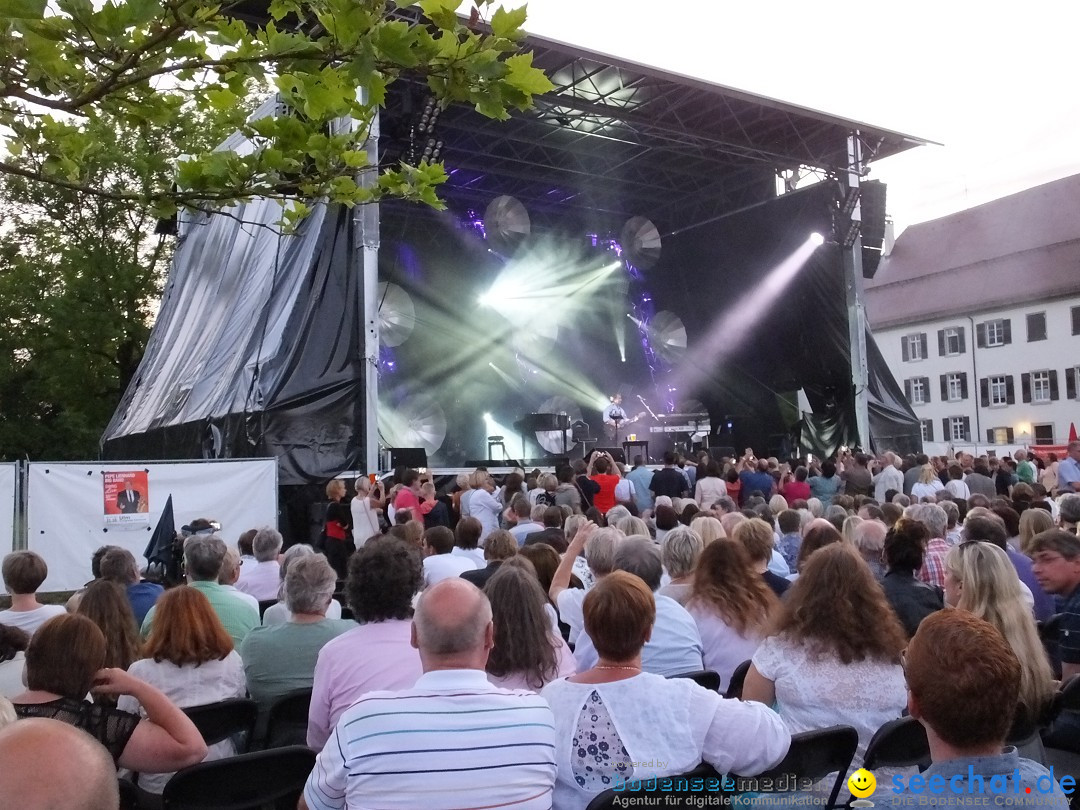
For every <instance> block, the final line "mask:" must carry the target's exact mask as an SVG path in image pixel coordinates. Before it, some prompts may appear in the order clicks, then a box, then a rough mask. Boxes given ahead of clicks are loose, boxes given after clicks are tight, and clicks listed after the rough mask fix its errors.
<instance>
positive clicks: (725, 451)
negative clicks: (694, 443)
mask: <svg viewBox="0 0 1080 810" xmlns="http://www.w3.org/2000/svg"><path fill="white" fill-rule="evenodd" d="M724 456H727V457H728V458H731V459H734V458H738V456H736V455H735V448H734V447H710V448H709V458H711V459H715V460H716V461H719V460H720V459H722V458H723V457H724Z"/></svg>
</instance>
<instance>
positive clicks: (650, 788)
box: [585, 676, 729, 810]
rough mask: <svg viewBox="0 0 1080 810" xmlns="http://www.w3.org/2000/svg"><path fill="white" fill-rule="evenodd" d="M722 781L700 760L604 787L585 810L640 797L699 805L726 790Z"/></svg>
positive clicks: (598, 809) (662, 802) (619, 804)
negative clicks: (682, 769) (673, 772)
mask: <svg viewBox="0 0 1080 810" xmlns="http://www.w3.org/2000/svg"><path fill="white" fill-rule="evenodd" d="M676 677H680V676H676ZM723 783H724V778H723V777H722V776H721V775H720V774H718V773H717V772H716V771H715V770H714V769H713V767H712V766H711V765H707V764H705V763H704V762H703V763H701V764H700V765H698V766H697V767H696V768H694V770H692V771H689V772H687V773H681V774H678V775H677V776H661V777H657V778H655V779H645V780H631V781H630V782H628V783H627V784H626V785H625V786H624V787H623V788H622V789H620V790H616V789H614V788H610V789H608V790H605V791H604V792H603V793H599V794H597V795H596V796H595V797H594V798H593V800H592V801H591V802H589V806H588V807H587V808H586V809H585V810H614V808H622V807H627V806H631V805H634V804H637V805H639V806H643V805H644V802H643V801H642V800H643V799H646V798H647V797H648V798H652V801H653V802H654V803H655V802H659V803H660V806H662V807H665V808H668V807H671V808H689V807H702V806H703V805H702V797H706V796H707V797H720V796H722V795H724V794H725V793H728V792H729V791H726V790H725V788H724V787H723ZM717 801H720V800H719V799H718V798H717ZM713 804H716V802H713V801H710V802H709V806H712V805H713ZM717 806H719V804H717Z"/></svg>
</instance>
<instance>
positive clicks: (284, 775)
mask: <svg viewBox="0 0 1080 810" xmlns="http://www.w3.org/2000/svg"><path fill="white" fill-rule="evenodd" d="M314 767H315V752H314V751H312V750H311V749H310V748H306V747H304V746H301V745H293V746H289V747H288V748H274V749H273V750H270V751H256V752H254V753H252V754H241V755H240V756H237V757H230V758H228V759H219V760H215V761H214V762H202V763H199V764H198V765H192V766H191V767H190V768H184V770H182V771H178V772H177V773H176V775H175V776H173V778H172V779H170V780H169V782H168V784H167V785H165V790H164V792H163V793H162V794H161V806H162V808H163V810H267V809H268V808H274V810H295V807H296V803H297V801H298V800H299V798H300V794H301V793H303V791H304V784H305V783H306V782H307V778H308V776H309V774H310V773H311V770H312V768H314Z"/></svg>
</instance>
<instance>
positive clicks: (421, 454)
mask: <svg viewBox="0 0 1080 810" xmlns="http://www.w3.org/2000/svg"><path fill="white" fill-rule="evenodd" d="M427 465H428V461H427V450H425V449H424V448H423V447H391V448H390V469H392V470H396V469H397V468H398V467H414V468H418V467H425V468H426V467H427Z"/></svg>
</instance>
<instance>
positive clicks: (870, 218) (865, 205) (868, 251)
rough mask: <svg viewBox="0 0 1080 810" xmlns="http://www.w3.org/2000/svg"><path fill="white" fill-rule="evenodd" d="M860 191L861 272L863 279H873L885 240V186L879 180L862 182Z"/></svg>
mask: <svg viewBox="0 0 1080 810" xmlns="http://www.w3.org/2000/svg"><path fill="white" fill-rule="evenodd" d="M860 191H861V194H860V199H859V209H860V212H861V214H862V246H863V249H862V265H863V267H862V272H863V278H873V277H874V274H875V273H877V269H878V265H879V264H880V263H881V245H882V242H883V241H884V239H885V184H884V183H883V182H881V181H880V180H863V181H862V183H861V184H860Z"/></svg>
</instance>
